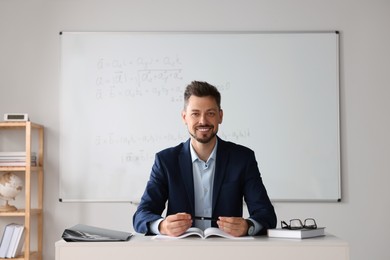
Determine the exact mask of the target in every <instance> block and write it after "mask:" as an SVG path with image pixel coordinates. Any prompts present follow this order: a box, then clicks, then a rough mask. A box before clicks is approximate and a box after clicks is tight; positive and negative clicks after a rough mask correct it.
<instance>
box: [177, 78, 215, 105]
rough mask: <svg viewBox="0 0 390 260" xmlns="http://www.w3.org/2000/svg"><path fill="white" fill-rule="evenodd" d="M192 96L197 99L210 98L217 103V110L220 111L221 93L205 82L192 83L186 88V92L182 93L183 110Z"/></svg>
mask: <svg viewBox="0 0 390 260" xmlns="http://www.w3.org/2000/svg"><path fill="white" fill-rule="evenodd" d="M192 95H194V96H197V97H207V96H211V97H213V98H214V99H215V101H216V102H217V105H218V108H219V109H221V93H219V91H218V89H217V88H216V87H214V86H213V85H211V84H209V83H207V82H205V81H192V82H191V84H189V85H188V86H187V87H186V90H185V91H184V109H185V108H186V107H187V105H188V99H189V98H190V97H191V96H192Z"/></svg>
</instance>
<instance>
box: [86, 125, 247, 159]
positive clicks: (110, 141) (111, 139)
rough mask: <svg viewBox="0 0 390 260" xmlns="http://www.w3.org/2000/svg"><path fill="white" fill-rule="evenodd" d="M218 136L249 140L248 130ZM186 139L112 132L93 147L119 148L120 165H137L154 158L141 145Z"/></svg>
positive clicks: (99, 139) (177, 135)
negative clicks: (126, 134)
mask: <svg viewBox="0 0 390 260" xmlns="http://www.w3.org/2000/svg"><path fill="white" fill-rule="evenodd" d="M218 135H219V136H220V137H221V138H222V139H224V140H229V141H233V142H245V140H248V139H249V138H250V136H251V132H250V130H249V129H235V130H232V131H230V132H226V131H221V132H220V133H219V134H218ZM187 138H188V135H187V134H182V133H177V134H173V133H167V134H153V135H141V136H134V135H131V136H130V135H129V136H125V135H118V134H116V133H113V132H112V133H108V134H106V135H97V136H95V139H94V145H95V146H96V147H100V148H102V147H104V148H108V147H114V146H117V147H121V148H122V149H117V150H120V151H122V152H121V153H120V155H119V156H120V158H117V159H119V162H120V163H138V162H141V161H151V160H152V159H153V158H154V156H155V152H156V151H154V150H153V151H148V149H140V148H139V147H142V145H146V146H147V144H155V143H160V142H170V143H174V144H179V143H180V142H183V141H185V140H186V139H187ZM126 147H127V148H126ZM104 150H106V149H104ZM114 150H115V149H114Z"/></svg>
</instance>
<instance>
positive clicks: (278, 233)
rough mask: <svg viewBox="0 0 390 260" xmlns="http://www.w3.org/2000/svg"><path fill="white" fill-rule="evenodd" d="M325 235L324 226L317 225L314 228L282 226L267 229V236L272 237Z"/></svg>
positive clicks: (302, 237) (301, 237)
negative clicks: (287, 227)
mask: <svg viewBox="0 0 390 260" xmlns="http://www.w3.org/2000/svg"><path fill="white" fill-rule="evenodd" d="M321 236H325V227H318V228H316V229H306V228H304V229H296V230H291V229H283V228H274V229H268V237H272V238H298V239H304V238H311V237H321Z"/></svg>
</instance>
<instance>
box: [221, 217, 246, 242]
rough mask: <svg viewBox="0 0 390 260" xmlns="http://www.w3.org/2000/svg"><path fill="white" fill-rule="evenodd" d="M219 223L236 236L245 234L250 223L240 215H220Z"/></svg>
mask: <svg viewBox="0 0 390 260" xmlns="http://www.w3.org/2000/svg"><path fill="white" fill-rule="evenodd" d="M217 225H218V227H219V228H220V229H221V230H223V231H225V232H226V233H228V234H230V235H232V236H235V237H241V236H245V235H246V234H247V232H248V223H247V222H246V220H245V219H244V218H240V217H219V218H218V221H217Z"/></svg>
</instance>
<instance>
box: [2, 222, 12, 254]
mask: <svg viewBox="0 0 390 260" xmlns="http://www.w3.org/2000/svg"><path fill="white" fill-rule="evenodd" d="M15 225H16V224H15V223H11V224H8V225H6V226H5V227H4V231H3V236H2V238H1V244H0V258H5V257H6V255H7V252H8V248H9V244H10V243H11V239H12V234H13V232H14V229H15Z"/></svg>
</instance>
